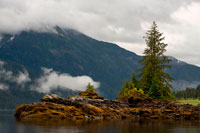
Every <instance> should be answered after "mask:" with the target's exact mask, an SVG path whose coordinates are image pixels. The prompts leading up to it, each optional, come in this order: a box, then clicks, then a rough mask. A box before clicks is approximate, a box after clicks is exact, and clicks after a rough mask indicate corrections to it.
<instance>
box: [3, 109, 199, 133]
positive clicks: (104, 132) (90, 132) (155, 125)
mask: <svg viewBox="0 0 200 133" xmlns="http://www.w3.org/2000/svg"><path fill="white" fill-rule="evenodd" d="M79 132H80V133H200V121H143V122H142V121H140V122H134V121H93V122H83V121H37V122H17V121H15V119H14V118H13V112H12V111H0V133H79Z"/></svg>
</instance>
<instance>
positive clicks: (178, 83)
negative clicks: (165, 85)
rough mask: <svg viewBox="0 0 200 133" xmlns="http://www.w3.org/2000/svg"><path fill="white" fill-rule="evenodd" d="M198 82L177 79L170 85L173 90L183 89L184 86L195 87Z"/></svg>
mask: <svg viewBox="0 0 200 133" xmlns="http://www.w3.org/2000/svg"><path fill="white" fill-rule="evenodd" d="M199 83H200V82H199V81H192V82H188V81H185V80H177V81H173V82H172V86H173V88H174V89H175V90H185V89H186V88H196V87H197V86H198V85H199Z"/></svg>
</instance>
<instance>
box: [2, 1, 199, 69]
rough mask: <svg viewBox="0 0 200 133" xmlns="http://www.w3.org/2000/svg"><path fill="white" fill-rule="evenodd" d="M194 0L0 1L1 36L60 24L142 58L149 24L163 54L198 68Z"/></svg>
mask: <svg viewBox="0 0 200 133" xmlns="http://www.w3.org/2000/svg"><path fill="white" fill-rule="evenodd" d="M199 14H200V1H199V2H198V0H0V33H5V32H6V33H17V32H20V31H22V30H30V29H31V30H36V31H46V30H47V29H48V30H51V29H52V27H54V26H56V25H58V26H61V27H63V28H73V29H76V30H79V31H80V32H83V33H85V34H87V35H89V36H91V37H93V38H96V39H98V40H104V41H109V42H113V43H117V44H118V45H119V46H121V47H123V48H126V49H128V50H130V51H133V52H135V53H137V54H140V55H141V54H142V53H143V50H144V48H145V41H144V39H143V36H144V35H145V32H146V30H148V29H149V27H150V25H151V23H152V21H156V22H157V24H158V28H159V30H160V31H161V32H163V33H164V36H165V37H166V40H165V41H166V42H167V43H168V47H167V50H168V51H167V55H170V56H174V57H176V58H178V59H180V60H183V61H186V62H188V63H191V64H196V65H198V66H200V59H199V57H200V44H199V42H200V17H199Z"/></svg>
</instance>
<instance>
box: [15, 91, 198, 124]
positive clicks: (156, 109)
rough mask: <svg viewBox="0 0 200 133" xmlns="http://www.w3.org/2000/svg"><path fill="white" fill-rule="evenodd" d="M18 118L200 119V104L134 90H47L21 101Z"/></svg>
mask: <svg viewBox="0 0 200 133" xmlns="http://www.w3.org/2000/svg"><path fill="white" fill-rule="evenodd" d="M15 118H16V119H17V120H34V119H40V120H43V119H44V120H46V119H59V120H60V119H72V120H77V119H83V120H107V119H131V120H141V119H142V120H144V119H200V106H192V105H188V104H186V105H180V104H176V103H173V102H169V101H166V100H156V99H152V98H149V97H146V96H145V95H142V96H141V94H137V92H135V93H134V95H132V96H131V97H129V98H128V99H126V100H124V99H114V100H108V99H105V98H104V97H102V96H99V94H98V93H96V92H93V91H87V92H86V91H84V92H80V93H79V94H78V95H76V96H70V97H68V98H66V99H64V98H61V97H59V96H57V95H55V94H47V95H45V96H44V97H42V98H41V99H40V102H38V103H33V104H27V105H19V106H18V107H17V108H16V112H15Z"/></svg>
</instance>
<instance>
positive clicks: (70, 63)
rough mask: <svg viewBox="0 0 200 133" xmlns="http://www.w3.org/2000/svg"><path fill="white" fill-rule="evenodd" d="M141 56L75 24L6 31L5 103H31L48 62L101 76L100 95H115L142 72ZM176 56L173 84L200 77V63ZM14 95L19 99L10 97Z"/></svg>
mask: <svg viewBox="0 0 200 133" xmlns="http://www.w3.org/2000/svg"><path fill="white" fill-rule="evenodd" d="M171 58H172V57H171ZM140 59H141V56H138V55H136V54H135V53H133V52H130V51H127V50H125V49H123V48H121V47H119V46H118V45H116V44H112V43H108V42H103V41H98V40H95V39H93V38H91V37H89V36H87V35H84V34H82V33H80V32H78V31H75V30H72V29H61V28H59V27H56V28H55V31H54V32H52V33H41V32H34V31H28V32H26V31H23V32H21V33H19V34H13V35H12V34H3V35H1V41H0V60H1V62H2V63H1V62H0V108H1V107H4V108H5V107H6V105H5V102H2V101H7V102H6V104H7V105H10V104H11V103H12V106H9V107H14V106H15V105H16V103H24V102H25V103H29V102H32V101H34V100H35V99H37V98H38V97H40V96H41V95H43V94H42V93H40V92H37V91H35V90H33V89H32V88H33V84H34V83H35V81H36V80H37V79H38V78H39V77H40V76H41V74H42V73H44V69H43V68H46V69H51V70H53V71H55V72H58V73H59V74H60V75H62V74H63V73H64V74H69V75H71V76H72V77H77V76H82V75H87V76H89V77H91V78H92V79H93V80H94V81H98V82H100V88H99V89H98V91H99V92H100V93H101V95H103V96H105V97H107V98H115V97H116V96H117V94H118V92H119V90H120V88H121V86H122V84H123V82H124V81H126V80H128V79H130V76H131V73H132V72H133V71H134V72H136V73H138V71H137V70H138V69H139V68H140V67H141V64H140V63H139V60H140ZM172 60H173V61H172V62H171V64H172V65H173V68H172V69H171V70H170V71H167V72H168V73H170V74H171V75H172V77H173V78H174V79H175V81H174V82H173V86H175V87H176V88H177V89H181V88H180V86H181V87H183V86H184V85H187V86H188V85H196V84H198V83H199V81H200V76H199V75H200V68H199V67H197V66H194V65H190V64H187V63H185V62H181V61H179V60H177V59H175V58H173V59H172ZM1 64H2V65H1ZM1 88H3V89H1ZM41 89H42V88H41ZM54 92H55V93H58V94H60V95H62V96H67V95H71V94H75V93H76V91H72V90H70V89H69V90H63V89H62V86H61V87H60V88H59V87H58V89H57V90H54ZM9 98H11V99H14V101H17V102H14V101H12V102H9V101H10V100H9ZM15 99H17V100H15Z"/></svg>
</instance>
